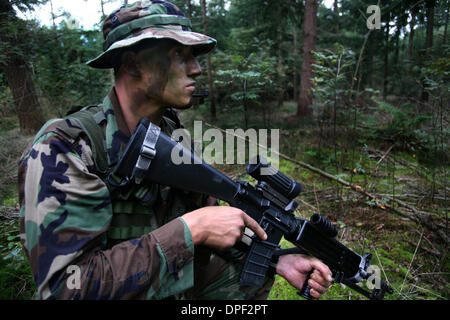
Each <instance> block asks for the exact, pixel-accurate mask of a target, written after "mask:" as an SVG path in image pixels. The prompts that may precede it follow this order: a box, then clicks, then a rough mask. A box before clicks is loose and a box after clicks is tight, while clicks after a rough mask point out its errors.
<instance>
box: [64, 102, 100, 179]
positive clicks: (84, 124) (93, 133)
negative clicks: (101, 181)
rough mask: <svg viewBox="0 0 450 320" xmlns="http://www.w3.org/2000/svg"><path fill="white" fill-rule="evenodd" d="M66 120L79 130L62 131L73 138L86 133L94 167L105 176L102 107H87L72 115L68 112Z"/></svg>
mask: <svg viewBox="0 0 450 320" xmlns="http://www.w3.org/2000/svg"><path fill="white" fill-rule="evenodd" d="M66 119H70V120H71V121H75V122H76V123H77V124H78V125H79V126H80V128H81V130H77V131H73V132H67V130H63V131H65V132H66V133H68V134H69V135H71V136H72V137H73V138H76V137H78V135H79V134H80V133H81V132H84V133H86V135H87V136H88V137H89V140H90V141H91V147H92V158H93V160H94V163H95V167H96V169H97V171H98V172H99V173H100V174H102V175H105V174H106V173H107V171H108V159H107V157H106V146H105V136H106V133H105V127H104V124H105V123H106V118H105V114H104V113H103V108H102V105H95V106H87V107H84V108H82V109H81V110H79V111H76V112H74V113H70V112H69V114H68V115H67V116H66Z"/></svg>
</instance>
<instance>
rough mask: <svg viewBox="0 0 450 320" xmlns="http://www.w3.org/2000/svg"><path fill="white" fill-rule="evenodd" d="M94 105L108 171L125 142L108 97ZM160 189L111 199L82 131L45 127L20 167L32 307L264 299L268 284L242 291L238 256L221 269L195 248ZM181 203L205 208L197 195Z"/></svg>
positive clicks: (58, 122) (64, 123)
mask: <svg viewBox="0 0 450 320" xmlns="http://www.w3.org/2000/svg"><path fill="white" fill-rule="evenodd" d="M100 106H101V107H99V110H100V111H101V112H100V114H101V115H102V116H104V119H103V121H104V122H102V124H103V125H104V126H105V130H106V150H107V158H108V164H109V166H110V167H113V166H114V164H115V163H116V162H117V161H118V159H119V157H120V156H121V154H122V152H123V150H124V147H125V145H126V143H127V142H128V140H129V137H130V133H129V132H128V129H127V127H126V126H125V122H124V120H123V117H122V115H121V111H120V106H119V104H118V101H117V97H116V95H115V92H114V89H113V90H112V91H111V92H110V94H109V95H108V96H107V97H106V98H105V100H104V102H103V104H102V105H100ZM168 124H169V121H167V120H165V122H164V123H162V124H161V127H162V129H163V130H164V131H165V132H166V133H169V134H170V132H169V131H170V129H169V125H168ZM74 133H75V134H74ZM141 188H142V187H141ZM163 189H164V188H163V187H161V186H156V185H154V186H150V187H147V190H141V189H138V190H136V189H134V190H130V192H129V193H128V194H121V195H120V197H118V198H114V197H112V195H111V192H110V190H108V187H107V186H106V184H105V183H104V181H103V180H102V179H101V178H100V176H99V175H98V174H97V173H96V168H95V165H94V159H93V157H92V147H91V143H90V141H89V138H88V137H87V136H86V134H84V133H83V132H82V130H81V129H80V127H78V126H77V124H76V123H75V122H73V121H72V120H70V119H69V118H65V119H55V120H50V121H49V122H48V123H47V124H46V125H44V127H43V128H42V129H41V131H40V132H39V133H38V134H37V135H36V138H35V140H34V141H33V143H32V144H31V145H30V146H29V147H28V148H27V150H26V151H25V152H24V154H23V156H22V158H21V160H20V162H19V198H20V205H21V211H20V215H21V241H22V243H23V245H24V248H25V249H26V253H27V255H28V258H29V261H30V264H31V268H32V271H33V274H34V279H35V282H36V287H37V293H36V298H38V299H163V298H167V297H171V298H173V297H174V295H178V296H177V297H180V296H179V294H181V293H183V294H184V297H185V298H210V299H254V298H266V297H267V295H268V292H269V290H270V287H271V285H272V282H273V279H268V282H267V286H265V287H264V288H262V289H259V290H256V289H251V288H248V287H243V286H240V285H239V283H238V278H239V273H240V268H241V267H242V258H243V255H242V254H241V253H238V252H235V251H234V250H230V251H229V252H228V255H229V258H227V260H226V261H225V260H224V259H222V258H220V257H219V256H217V255H215V254H211V252H210V250H208V249H206V248H202V247H198V248H194V246H193V242H192V237H191V234H190V231H189V229H188V228H187V226H186V225H185V223H184V221H183V219H182V218H179V216H180V215H182V214H184V213H186V212H187V209H186V206H183V204H182V203H181V202H180V201H178V200H177V199H178V198H177V197H176V196H175V197H172V198H170V197H169V198H167V193H165V192H164V190H163ZM148 192H150V194H151V195H152V197H151V201H150V202H147V205H143V204H142V203H141V202H140V201H139V199H140V198H142V195H143V194H149V193H148ZM180 192H181V191H180ZM169 193H170V192H169ZM173 194H176V192H173ZM165 195H166V196H165ZM189 197H190V198H191V199H192V200H193V202H195V203H196V204H198V205H205V204H206V201H205V200H203V201H201V199H200V198H201V196H200V197H199V195H196V196H195V197H194V196H193V195H189ZM143 222H144V223H143ZM205 252H206V254H204V253H205ZM194 256H195V264H194ZM202 257H203V258H202ZM205 257H206V259H205ZM71 265H76V266H78V267H79V268H80V270H81V287H80V288H79V289H69V287H68V286H67V279H68V277H69V276H71V274H72V273H69V272H68V268H69V267H70V266H71Z"/></svg>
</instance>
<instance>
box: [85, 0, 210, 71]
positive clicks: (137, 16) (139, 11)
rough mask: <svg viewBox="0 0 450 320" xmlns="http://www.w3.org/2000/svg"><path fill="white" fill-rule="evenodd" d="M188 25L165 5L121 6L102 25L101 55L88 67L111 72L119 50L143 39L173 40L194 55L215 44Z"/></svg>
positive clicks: (180, 14)
mask: <svg viewBox="0 0 450 320" xmlns="http://www.w3.org/2000/svg"><path fill="white" fill-rule="evenodd" d="M191 28H192V26H191V22H190V21H189V19H187V18H186V17H185V16H184V14H183V12H181V11H180V9H179V8H178V7H177V6H175V5H174V4H172V3H170V2H167V1H155V0H154V1H137V2H135V3H132V4H129V5H126V6H122V7H121V8H120V9H118V10H116V11H114V12H113V13H111V14H110V15H109V16H108V17H107V18H106V19H105V21H104V22H103V37H104V39H105V42H104V44H103V50H104V51H105V52H103V53H102V54H101V55H99V56H98V57H97V58H95V59H93V60H91V61H88V62H87V64H88V65H89V66H91V67H94V68H113V67H114V65H115V59H116V56H117V54H118V53H119V52H120V49H121V48H124V47H128V46H132V45H134V44H137V43H138V42H140V41H143V40H146V39H173V40H176V41H178V42H179V43H181V44H184V45H187V46H192V47H193V50H194V54H195V55H200V54H204V53H207V52H209V51H211V50H212V49H213V48H214V47H215V45H216V42H217V41H216V40H215V39H213V38H211V37H209V36H207V35H204V34H201V33H196V32H192V30H191Z"/></svg>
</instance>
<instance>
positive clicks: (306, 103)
mask: <svg viewBox="0 0 450 320" xmlns="http://www.w3.org/2000/svg"><path fill="white" fill-rule="evenodd" d="M316 34H317V0H306V3H305V15H304V20H303V55H302V69H301V72H300V94H299V97H298V104H297V117H305V118H308V117H312V114H313V112H312V109H311V108H310V105H311V104H312V99H313V94H312V91H311V89H312V80H311V78H312V77H313V69H312V64H313V61H314V56H313V54H312V51H313V50H315V48H316Z"/></svg>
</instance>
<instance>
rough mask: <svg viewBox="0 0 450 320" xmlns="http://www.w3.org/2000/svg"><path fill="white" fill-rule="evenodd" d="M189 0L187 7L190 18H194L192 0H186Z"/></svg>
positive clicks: (187, 0)
mask: <svg viewBox="0 0 450 320" xmlns="http://www.w3.org/2000/svg"><path fill="white" fill-rule="evenodd" d="M186 2H187V8H188V18H189V19H192V4H191V0H186Z"/></svg>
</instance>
